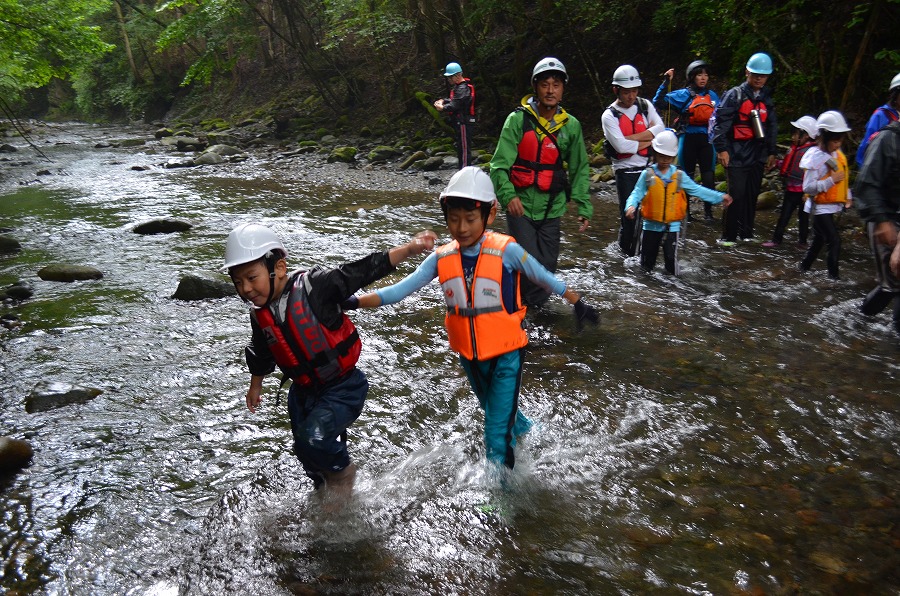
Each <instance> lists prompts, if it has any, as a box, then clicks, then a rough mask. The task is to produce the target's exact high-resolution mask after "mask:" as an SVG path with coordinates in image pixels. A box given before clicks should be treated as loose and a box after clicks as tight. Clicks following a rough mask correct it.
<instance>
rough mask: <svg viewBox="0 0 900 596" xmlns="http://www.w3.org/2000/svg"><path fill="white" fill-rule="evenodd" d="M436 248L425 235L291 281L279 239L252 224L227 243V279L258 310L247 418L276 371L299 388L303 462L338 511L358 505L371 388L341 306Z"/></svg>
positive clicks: (293, 404) (296, 274)
mask: <svg viewBox="0 0 900 596" xmlns="http://www.w3.org/2000/svg"><path fill="white" fill-rule="evenodd" d="M436 238H437V236H436V235H435V234H434V232H431V231H428V232H421V233H419V234H417V235H416V237H415V238H414V239H413V240H411V241H410V242H408V243H407V244H404V245H402V246H398V247H395V248H392V249H390V250H389V251H384V252H376V253H372V254H370V255H369V256H367V257H364V258H362V259H360V260H358V261H354V262H351V263H345V264H343V265H340V266H338V267H336V268H333V269H327V268H324V267H313V268H312V269H310V270H308V271H293V272H289V271H288V268H287V260H286V259H287V250H286V249H285V248H284V245H283V244H282V242H281V239H280V238H279V237H278V235H277V234H275V232H273V231H272V230H271V229H269V228H267V227H265V226H262V225H259V224H244V225H241V226H238V227H236V228H235V229H233V230H232V231H231V233H230V234H228V239H227V241H226V244H225V264H224V269H226V270H227V271H228V274H229V275H230V276H231V279H232V281H233V282H234V286H235V288H236V289H237V291H238V294H239V295H240V297H241V298H242V299H243V300H244V301H245V302H247V303H248V304H249V305H250V328H251V331H252V334H251V342H250V345H249V346H248V347H247V348H246V350H245V356H246V360H247V366H248V368H249V369H250V375H251V377H250V388H249V390H248V391H247V396H246V402H247V408H249V409H250V411H251V412H255V411H256V408H257V407H259V405H260V403H261V402H262V395H261V394H262V385H263V379H264V378H265V377H266V375H268V374H270V373H272V372H274V370H275V367H276V366H277V367H278V368H280V369H281V371H282V372H283V373H284V377H285V379H288V378H289V379H291V380H292V381H293V384H292V385H291V389H290V391H289V393H288V412H289V414H290V419H291V432H292V433H293V436H294V453H295V455H296V456H297V458H298V459H299V460H300V463H301V464H302V466H303V470H304V471H305V472H306V475H307V476H309V477H310V478H311V479H312V481H313V485H314V486H315V488H316V489H318V488H320V487H321V486H322V485H323V484H324V485H326V486H327V487H328V488H329V491H330V493H331V494H332V495H333V496H334V498H335V500H336V502H338V503H339V502H341V501H342V500H343V499H345V498H346V497H347V496H349V494H350V491H351V490H352V488H353V480H354V477H355V475H356V465H355V464H353V463H352V462H351V461H350V456H349V454H348V453H347V441H346V431H347V427H348V426H350V424H351V423H353V421H354V420H356V419H357V418H358V417H359V415H360V413H361V412H362V408H363V402H364V401H365V398H366V393H367V392H368V387H369V385H368V381H367V380H366V375H365V374H364V373H363V372H362V371H361V370H359V369H358V368H356V362H357V359H358V358H359V354H360V349H361V343H360V340H359V334H358V333H357V332H356V327H354V325H353V323H352V321H350V319H349V318H348V317H347V315H346V314H344V312H343V310H342V309H341V301H342V300H344V299H345V298H347V296H350V295H352V294H353V293H354V292H356V291H357V290H359V289H360V288H361V287H363V286H366V285H368V284H370V283H372V282H374V281H376V280H378V279H381V278H382V277H384V276H385V275H388V274H389V273H391V272H393V271H394V268H395V267H396V266H397V264H399V263H400V262H401V261H403V260H404V259H406V258H408V257H410V256H412V255H415V254H420V253H422V252H424V251H426V250H429V249H431V248H433V247H434V241H435V239H436Z"/></svg>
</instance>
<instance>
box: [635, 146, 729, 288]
mask: <svg viewBox="0 0 900 596" xmlns="http://www.w3.org/2000/svg"><path fill="white" fill-rule="evenodd" d="M651 145H652V147H653V151H654V152H655V154H656V164H655V165H653V166H651V167H648V168H647V169H646V170H644V171H643V172H642V173H641V175H640V177H639V178H638V181H637V184H635V186H634V190H632V191H631V194H630V195H629V196H628V201H627V202H626V204H625V217H627V218H628V219H634V217H635V212H636V210H637V209H638V208H640V209H641V217H642V218H643V229H642V232H641V267H642V268H643V269H644V271H647V272H648V273H649V272H650V271H652V270H653V267H655V266H656V257H657V255H658V254H659V247H660V245H662V247H663V258H664V259H665V264H666V271H668V272H669V273H671V274H673V275H678V273H679V268H678V235H679V234H680V232H681V220H682V219H684V218H685V215H686V214H687V209H688V195H691V196H693V197H697V198H699V199H702V200H704V201H706V202H707V203H712V204H713V205H716V204H718V203H722V204H723V205H724V206H725V207H727V206H728V205H730V204H731V196H730V195H727V194H725V193H721V192H718V191H716V190H712V189H709V188H705V187H703V186H700V185H699V184H697V183H696V182H694V181H693V180H692V179H691V177H690V176H686V175H685V174H684V172H683V171H682V170H679V169H677V168H675V167H674V166H673V165H672V163H673V162H674V161H675V156H676V155H677V154H678V138H677V137H676V136H675V133H674V132H672V131H671V130H665V131H663V132H661V133H659V134H658V135H656V137H654V139H653V142H652V143H651Z"/></svg>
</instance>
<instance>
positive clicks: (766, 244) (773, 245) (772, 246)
mask: <svg viewBox="0 0 900 596" xmlns="http://www.w3.org/2000/svg"><path fill="white" fill-rule="evenodd" d="M779 244H781V243H780V242H773V241H771V240H769V241H768V242H763V243H762V245H763V246H764V247H765V248H775V247H776V246H778V245H779Z"/></svg>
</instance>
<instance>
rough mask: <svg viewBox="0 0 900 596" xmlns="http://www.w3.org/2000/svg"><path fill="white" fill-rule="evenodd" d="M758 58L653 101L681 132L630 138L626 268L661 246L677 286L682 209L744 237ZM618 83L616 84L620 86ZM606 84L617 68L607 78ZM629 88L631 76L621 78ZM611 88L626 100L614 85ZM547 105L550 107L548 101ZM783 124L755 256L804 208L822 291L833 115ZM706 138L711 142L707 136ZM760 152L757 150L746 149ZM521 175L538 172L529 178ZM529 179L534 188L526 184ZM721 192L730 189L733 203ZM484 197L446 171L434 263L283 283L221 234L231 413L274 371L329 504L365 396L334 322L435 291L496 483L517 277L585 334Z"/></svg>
mask: <svg viewBox="0 0 900 596" xmlns="http://www.w3.org/2000/svg"><path fill="white" fill-rule="evenodd" d="M759 56H760V55H759V54H757V55H754V57H753V58H751V61H750V62H748V65H747V80H748V83H747V84H746V85H745V86H742V87H746V88H740V89H739V88H735V89H732V90H730V91H729V92H728V93H726V95H725V98H724V99H723V101H722V103H721V104H719V103H718V98H717V97H716V96H712V94H711V93H709V92H708V91H707V92H706V93H704V88H705V86H706V82H707V81H708V74H709V73H708V66H707V65H706V63H692V65H691V67H689V68H688V71H687V75H688V80H689V85H688V87H686V89H687V92H676V93H669V94H667V95H665V96H664V100H665V101H668V102H670V103H671V105H673V106H675V107H676V109H678V110H679V111H680V113H681V115H682V117H683V118H685V121H684V124H683V126H682V127H681V134H680V135H677V134H676V132H675V131H672V130H663V131H661V132H656V133H654V134H652V135H650V138H649V140H648V139H647V138H646V137H647V136H648V135H646V134H643V133H644V132H645V131H646V129H645V130H642V131H636V132H635V131H632V133H631V134H632V136H633V137H634V140H636V141H637V145H636V146H635V149H636V150H639V151H640V150H642V149H643V148H646V147H647V146H648V145H649V147H650V148H652V153H651V152H650V151H648V152H647V155H648V156H647V159H646V163H644V165H643V167H641V168H640V171H639V173H637V172H635V174H636V175H635V176H634V179H635V180H634V186H633V189H632V190H630V192H629V193H628V196H627V200H626V201H625V202H624V205H623V209H622V214H621V215H622V221H623V225H625V222H626V220H627V221H629V222H633V221H636V220H637V219H642V221H643V224H642V232H641V234H640V235H641V246H642V249H641V266H642V267H643V268H644V269H645V270H648V271H649V270H652V269H653V267H654V266H655V261H656V258H657V254H658V252H659V249H660V248H662V250H663V255H664V260H665V268H666V270H667V271H669V272H670V273H673V274H676V275H677V274H678V261H677V240H678V233H679V231H680V226H681V222H682V221H683V220H684V219H686V217H688V215H689V204H688V199H687V196H688V195H690V196H696V197H698V198H700V199H702V200H703V201H706V202H707V203H709V204H717V203H721V204H722V205H723V206H724V207H725V208H726V218H725V219H726V230H727V231H728V230H730V231H731V232H734V233H735V234H738V233H739V234H740V235H741V237H742V238H743V239H745V240H749V239H752V237H753V224H752V217H753V213H754V211H755V198H756V194H752V193H753V192H754V188H755V190H756V191H758V181H753V180H751V178H752V177H754V176H756V175H758V176H759V177H761V176H762V173H763V165H764V162H766V161H768V162H769V165H770V166H771V165H773V164H774V160H772V159H767V158H771V157H774V155H773V154H768V148H769V147H773V146H774V139H772V138H770V137H766V134H767V131H766V129H765V128H764V127H763V125H767V126H769V127H770V128H769V129H768V132H769V134H771V132H772V131H773V130H774V128H773V127H774V123H775V117H774V111H773V110H772V109H771V106H770V105H767V104H766V103H765V101H768V100H765V101H764V99H765V97H764V95H765V94H763V93H761V89H762V85H763V84H764V83H765V79H766V77H767V76H768V75H767V74H760V73H757V72H753V71H754V69H760V68H761V69H762V70H765V69H766V68H768V69H769V70H768V72H771V60H769V59H768V56H765V55H762V56H764V58H765V59H758V58H759ZM547 60H548V59H544V61H542V62H541V63H539V66H540V65H541V64H542V63H544V62H546V61H547ZM553 60H555V59H553ZM766 60H768V62H767V61H766ZM551 64H556V63H553V62H551ZM559 66H561V63H559ZM629 68H631V69H633V67H629ZM620 70H621V69H620ZM626 70H627V69H626ZM562 72H563V74H564V73H565V71H564V70H563V71H562ZM629 72H631V71H627V72H626V71H625V70H622V73H624V74H628V73H629ZM620 74H621V73H620V72H619V71H618V70H617V76H619V75H620ZM669 74H670V75H671V71H670V73H669ZM634 75H636V70H635V71H634ZM537 80H538V78H537V77H535V81H537ZM565 80H567V77H566V79H565ZM633 80H634V76H631V77H630V78H629V79H628V81H633ZM638 83H639V78H638ZM620 84H622V85H624V86H625V87H624V88H625V89H628V87H627V85H628V84H629V82H627V81H624V82H620ZM661 89H662V87H661ZM551 93H553V92H552V91H551ZM555 93H557V97H559V96H561V90H559V91H556V92H555ZM698 95H705V96H707V98H708V97H710V96H712V99H711V100H709V103H710V106H709V107H711V108H712V109H706V108H703V107H702V105H701V104H703V102H699V101H696V97H697V96H698ZM657 96H658V97H660V94H659V93H658V94H657ZM550 97H551V98H552V96H550ZM632 99H633V98H632ZM633 103H634V102H632V104H633ZM723 106H724V107H725V109H722V107H723ZM693 111H696V112H697V113H699V112H704V113H705V115H706V121H707V122H706V123H704V122H701V120H702V118H701V117H699V116H698V117H694V116H692V115H691V114H692V112H693ZM716 116H718V117H716ZM636 117H637V116H635V118H636ZM711 117H712V118H713V119H714V120H715V121H716V123H715V126H714V127H711V126H709V124H708V121H709V120H710V118H711ZM723 121H724V122H725V123H726V126H727V128H728V130H727V131H725V132H723V131H722V130H721V129H720V127H721V126H722V122H723ZM536 122H537V124H538V126H539V127H541V128H544V126H545V124H544V123H545V122H547V123H548V124H552V123H551V122H549V121H547V120H545V119H543V118H541V119H537V120H536ZM791 124H792V126H793V127H794V131H793V135H792V146H791V149H790V151H789V152H788V154H787V155H786V156H785V158H784V160H783V163H782V167H781V173H782V175H783V176H784V178H785V196H784V203H783V206H782V214H781V217H780V219H779V222H778V225H777V226H776V229H775V233H774V236H773V239H772V241H771V242H767V243H765V244H764V246H767V247H771V246H776V245H778V244H780V243H781V242H782V241H783V237H784V230H785V227H786V225H787V223H788V220H789V218H790V217H791V214H792V212H793V211H794V210H795V209H796V208H797V207H798V206H799V205H800V202H801V201H803V200H804V197H805V202H804V206H803V208H802V211H801V215H800V237H799V239H800V241H801V242H805V241H806V240H807V237H808V236H807V234H808V223H807V222H808V220H807V218H806V217H805V216H804V213H809V214H810V215H811V216H812V220H813V229H814V234H813V241H812V243H811V244H810V245H809V249H808V251H807V252H806V255H805V257H804V259H803V261H802V263H801V268H802V269H804V270H807V269H809V268H810V267H811V265H812V263H813V261H814V260H815V259H816V257H817V255H818V253H819V251H820V250H821V249H822V248H823V246H827V248H828V253H827V264H828V271H829V274H830V275H831V276H832V277H837V275H838V255H839V251H840V238H839V235H838V233H837V227H836V225H835V222H834V219H833V218H834V215H835V214H837V213H840V211H842V210H843V209H844V208H845V207H846V206H848V205H849V204H850V201H851V197H850V190H849V184H848V165H847V159H846V157H845V156H844V154H843V153H842V152H841V150H840V147H841V143H842V141H843V140H844V138H845V135H846V133H847V132H848V131H849V130H850V129H849V127H848V126H847V123H846V121H845V120H844V118H843V116H842V115H841V114H840V113H838V112H835V111H827V112H824V113H822V114H821V115H820V116H819V117H818V118H816V119H813V118H812V117H810V116H804V117H803V118H800V119H798V120H797V121H795V122H792V123H791ZM692 127H693V129H692ZM707 129H708V130H714V132H713V133H711V134H709V136H707V132H706V130H707ZM550 134H551V133H547V135H544V136H539V137H537V138H539V139H541V140H540V142H541V143H543V142H544V139H546V138H548V137H549V138H550V139H553V140H555V139H554V137H552V136H550ZM700 135H702V139H700V138H699V137H700ZM692 136H697V137H698V138H697V139H692V138H691V137H692ZM710 137H711V141H710ZM726 137H727V138H726ZM763 139H765V142H761V141H763ZM701 141H703V142H705V143H706V145H707V146H706V147H704V146H703V143H702V142H701ZM749 141H755V142H756V143H755V145H754V146H753V147H752V148H742V147H741V146H740V145H736V144H738V143H744V142H749ZM641 144H643V147H642V146H641ZM686 148H687V149H686ZM713 148H715V149H716V153H717V155H718V159H719V161H720V162H722V163H723V165H725V166H726V167H728V168H729V193H728V194H726V193H721V192H718V191H716V190H714V189H713V188H710V187H711V186H712V184H713V179H712V177H711V175H710V174H709V172H710V171H711V168H712V166H713V164H712V156H713V154H712V149H713ZM685 151H688V152H692V155H693V157H691V158H689V159H687V160H686V161H687V162H690V165H693V164H696V163H698V162H700V161H702V162H703V164H704V165H701V181H702V183H703V185H702V186H701V185H699V184H697V183H696V182H694V181H693V179H692V176H693V171H692V169H691V170H688V171H685V169H684V168H676V167H675V165H674V162H675V161H676V158H677V157H678V156H679V152H681V154H682V155H684V154H685ZM654 154H655V163H651V158H650V155H654ZM760 157H761V158H762V159H760ZM729 162H730V163H729ZM682 163H685V161H682ZM707 166H708V167H707ZM532 167H534V168H535V172H539V171H540V168H541V165H540V164H534V165H533V166H532ZM732 168H733V170H732ZM548 169H549V168H548ZM538 178H539V177H538V176H537V175H535V176H534V180H535V182H534V184H535V185H536V186H537V185H538V182H537V180H538ZM732 185H736V186H737V187H739V188H738V189H733V188H732ZM495 187H496V184H495V181H492V178H491V177H489V176H488V174H486V173H485V172H484V171H482V170H481V169H480V168H478V167H476V166H466V167H462V169H460V170H459V171H458V172H456V173H455V174H454V175H453V176H452V177H451V179H450V181H449V183H448V184H447V187H446V188H445V190H444V191H443V192H442V193H441V195H440V208H441V210H442V212H443V215H444V219H445V221H446V224H447V229H448V232H449V233H450V236H451V237H452V241H451V242H449V243H448V244H445V245H442V246H440V247H438V248H436V249H435V245H436V241H437V235H436V234H435V233H434V232H433V231H423V232H421V233H419V234H417V235H416V236H415V237H414V238H413V239H412V240H410V241H409V242H408V243H406V244H404V245H402V246H397V247H394V248H392V249H390V250H388V251H384V252H375V253H372V254H370V255H368V256H366V257H364V258H362V259H359V260H357V261H353V262H350V263H346V264H343V265H340V266H338V267H335V268H331V269H329V268H323V267H318V266H316V267H313V268H311V269H309V270H306V271H289V269H288V265H287V260H286V259H287V256H288V252H287V250H286V248H285V247H284V245H283V243H282V241H281V239H280V238H279V237H278V236H277V235H276V234H275V233H274V232H273V231H272V230H271V229H269V228H267V227H265V226H262V225H259V224H244V225H241V226H238V227H237V228H235V229H234V230H232V231H231V233H230V234H229V235H228V238H227V241H226V249H225V265H224V268H225V270H227V272H228V273H229V275H230V276H231V279H232V280H233V282H234V285H235V287H236V289H237V291H238V294H239V295H240V297H241V298H242V299H243V300H244V301H245V302H247V303H248V304H249V305H250V307H251V308H250V318H251V342H250V345H249V346H248V347H247V348H246V360H247V364H248V367H249V370H250V374H251V382H250V388H249V390H248V392H247V395H246V403H247V407H248V408H249V409H250V410H251V411H255V409H256V408H257V407H258V406H259V404H260V403H261V399H262V398H261V391H262V385H263V379H264V378H265V376H266V375H268V374H270V373H272V372H274V370H275V369H276V367H277V368H280V369H281V371H282V372H283V373H284V375H285V377H286V378H290V379H291V380H292V381H293V383H292V385H291V388H290V391H289V393H288V411H289V414H290V420H291V430H292V434H293V449H294V452H295V454H296V456H297V457H298V459H299V460H300V462H301V464H302V466H303V469H304V471H305V472H306V474H307V476H309V477H310V478H311V479H312V481H313V484H314V486H315V488H317V489H318V488H320V487H322V486H325V487H327V488H328V489H329V494H333V495H334V497H335V499H336V500H337V501H339V502H340V501H343V500H346V497H347V496H348V495H349V494H350V491H351V489H352V486H353V482H354V477H355V474H356V466H355V464H354V463H353V462H352V461H351V459H350V457H349V454H348V451H347V439H346V430H347V428H348V427H349V426H350V424H352V423H353V421H355V420H356V419H357V418H358V417H359V415H360V413H361V412H362V408H363V404H364V401H365V397H366V393H367V390H368V382H367V379H366V376H365V374H364V373H363V372H362V371H361V370H359V369H358V368H356V363H357V360H358V358H359V355H360V351H361V349H362V346H361V342H360V338H359V334H358V333H357V331H356V328H355V326H354V324H353V322H352V321H351V319H350V318H349V317H348V316H347V312H348V311H352V310H354V309H357V308H375V307H379V306H383V305H389V304H394V303H396V302H399V301H400V300H402V299H403V298H405V297H407V296H409V295H410V294H412V293H414V292H416V291H417V290H419V289H421V288H422V287H424V286H425V285H427V284H428V283H430V282H431V281H432V280H433V279H434V278H435V277H437V278H438V280H439V283H440V285H441V289H442V292H443V294H444V298H445V301H446V312H445V314H444V322H445V325H446V329H447V335H448V339H449V345H450V348H451V350H453V351H455V352H457V353H458V354H459V360H460V364H461V366H462V368H463V370H464V372H465V374H466V376H467V378H468V380H469V382H470V384H471V386H472V389H473V391H474V393H475V395H476V397H477V398H478V401H479V405H480V406H481V408H482V410H483V411H484V443H485V450H486V456H487V459H488V461H489V462H492V463H494V464H496V466H497V468H499V469H502V468H504V467H505V468H508V469H511V468H513V466H514V464H515V447H516V443H517V438H518V437H521V436H522V435H524V434H526V433H528V431H529V430H530V428H531V426H532V423H531V421H530V420H529V419H528V418H527V417H526V416H525V415H523V414H522V412H521V411H520V410H519V407H518V399H519V389H520V384H521V379H522V359H521V350H522V348H523V347H524V346H525V345H526V344H527V342H528V336H527V332H526V330H525V326H524V318H525V312H526V306H525V305H524V304H523V300H522V294H521V290H520V287H521V283H520V282H521V278H527V279H528V280H530V282H531V283H532V284H535V285H536V286H538V287H540V288H541V289H542V290H543V291H545V292H550V293H553V294H557V295H559V296H562V297H563V298H564V299H565V300H566V301H567V302H568V303H570V304H571V305H572V306H573V311H574V315H575V318H576V322H577V325H578V327H579V329H580V328H581V327H582V326H583V325H584V324H585V323H591V324H594V325H596V324H597V323H598V322H599V314H598V312H597V309H596V308H595V307H594V306H592V305H590V304H589V303H587V302H586V301H585V300H584V299H583V298H582V297H581V295H580V294H579V293H578V292H576V291H574V290H573V289H571V288H569V287H567V285H566V284H565V283H564V282H563V281H561V280H560V279H558V278H557V277H555V276H554V274H553V273H552V272H551V271H549V270H548V268H546V267H545V266H543V265H542V264H541V263H540V262H538V260H537V259H536V258H534V257H532V256H531V255H530V254H529V252H526V250H524V249H523V248H522V246H521V245H520V244H519V243H517V242H516V240H515V239H514V238H513V237H512V236H508V235H505V234H500V233H497V232H493V231H491V230H490V229H489V226H490V225H491V224H492V223H493V222H494V220H495V218H496V216H497V211H498V201H497V198H496V194H495ZM748 192H749V193H751V194H750V195H748V194H747V193H748ZM739 193H740V200H742V201H745V202H746V201H747V200H749V198H752V199H753V203H754V205H753V207H752V208H751V207H748V206H747V205H746V204H742V205H740V209H741V212H740V213H739V214H736V215H734V219H733V221H730V223H729V218H728V215H727V214H728V211H729V210H730V209H732V208H734V207H735V204H736V203H737V201H738V199H737V198H736V196H738V195H739ZM548 211H549V207H548ZM706 213H707V215H709V213H710V212H709V211H707V212H706ZM748 218H749V220H748ZM585 227H586V226H585ZM734 239H735V237H732V239H728V236H727V235H726V238H725V240H724V242H725V243H726V245H728V243H733V242H734ZM426 251H433V252H431V253H430V254H429V255H428V256H427V258H425V259H424V261H423V262H422V263H421V264H420V265H419V267H418V268H417V269H416V270H415V271H414V272H413V273H412V274H410V275H409V276H407V277H406V278H405V279H403V280H402V281H400V282H398V283H396V284H394V285H391V286H388V287H386V288H381V289H378V290H376V291H374V292H370V293H366V294H363V295H361V296H357V295H356V293H357V292H358V291H359V290H360V289H361V288H363V287H365V286H367V285H369V284H371V283H373V282H375V281H377V280H379V279H381V278H383V277H384V276H386V275H388V274H389V273H391V272H392V271H394V269H395V267H396V266H397V265H398V264H399V263H400V262H402V261H403V260H405V259H407V258H409V257H410V256H413V255H418V254H422V253H424V252H426Z"/></svg>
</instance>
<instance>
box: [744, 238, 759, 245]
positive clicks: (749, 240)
mask: <svg viewBox="0 0 900 596" xmlns="http://www.w3.org/2000/svg"><path fill="white" fill-rule="evenodd" d="M741 242H745V243H747V244H758V243H759V240H757V239H756V238H753V237H752V236H751V237H750V238H741Z"/></svg>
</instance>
